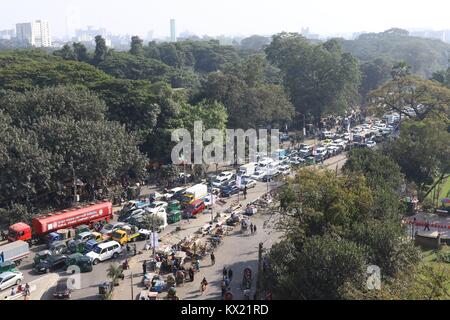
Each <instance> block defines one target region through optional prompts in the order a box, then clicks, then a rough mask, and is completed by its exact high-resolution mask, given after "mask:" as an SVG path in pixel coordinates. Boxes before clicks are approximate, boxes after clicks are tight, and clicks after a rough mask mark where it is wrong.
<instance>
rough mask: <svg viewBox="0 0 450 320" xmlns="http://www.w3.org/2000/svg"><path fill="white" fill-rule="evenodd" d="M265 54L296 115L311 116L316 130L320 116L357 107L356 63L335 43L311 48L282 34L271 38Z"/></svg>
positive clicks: (292, 36)
mask: <svg viewBox="0 0 450 320" xmlns="http://www.w3.org/2000/svg"><path fill="white" fill-rule="evenodd" d="M266 53H267V57H268V59H269V61H270V62H272V63H273V64H275V65H276V66H277V67H279V68H280V69H281V70H282V72H283V75H284V84H285V86H286V89H287V91H288V92H289V95H290V97H291V101H292V103H293V105H294V106H295V109H296V111H297V112H298V113H302V114H305V115H306V114H309V113H310V114H312V115H313V116H314V119H315V123H316V124H317V125H318V126H320V123H321V117H322V115H323V114H325V113H328V112H340V111H343V110H345V109H347V108H349V107H351V106H352V104H354V103H356V101H357V98H358V95H357V88H358V87H359V83H360V71H359V67H358V63H357V61H356V60H355V59H354V58H353V57H352V56H351V55H350V54H347V53H342V50H341V48H340V45H339V43H338V42H337V41H336V40H330V41H327V42H325V43H323V44H320V45H313V44H311V43H310V42H309V41H308V40H306V39H305V38H303V37H302V36H300V35H299V34H295V33H281V34H277V35H275V36H274V37H273V39H272V43H271V44H270V45H269V46H268V47H267V48H266Z"/></svg>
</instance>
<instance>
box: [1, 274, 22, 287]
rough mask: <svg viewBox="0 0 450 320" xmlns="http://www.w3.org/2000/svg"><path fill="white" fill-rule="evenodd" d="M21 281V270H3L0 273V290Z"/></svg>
mask: <svg viewBox="0 0 450 320" xmlns="http://www.w3.org/2000/svg"><path fill="white" fill-rule="evenodd" d="M22 281H23V273H22V272H3V273H2V274H0V291H2V290H5V289H8V288H9V287H12V286H17V285H19V284H20V283H21V282H22Z"/></svg>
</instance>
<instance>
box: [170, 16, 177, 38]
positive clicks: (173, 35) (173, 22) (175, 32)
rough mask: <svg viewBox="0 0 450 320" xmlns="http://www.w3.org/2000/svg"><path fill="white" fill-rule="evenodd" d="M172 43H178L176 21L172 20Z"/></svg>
mask: <svg viewBox="0 0 450 320" xmlns="http://www.w3.org/2000/svg"><path fill="white" fill-rule="evenodd" d="M170 41H171V42H176V41H177V30H176V25H175V19H171V20H170Z"/></svg>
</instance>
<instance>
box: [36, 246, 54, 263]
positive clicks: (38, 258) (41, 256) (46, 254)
mask: <svg viewBox="0 0 450 320" xmlns="http://www.w3.org/2000/svg"><path fill="white" fill-rule="evenodd" d="M51 255H52V252H51V251H50V250H44V251H40V252H38V253H36V255H35V256H34V261H33V262H34V263H33V266H37V265H38V264H39V262H41V261H42V260H45V259H47V258H48V257H50V256H51Z"/></svg>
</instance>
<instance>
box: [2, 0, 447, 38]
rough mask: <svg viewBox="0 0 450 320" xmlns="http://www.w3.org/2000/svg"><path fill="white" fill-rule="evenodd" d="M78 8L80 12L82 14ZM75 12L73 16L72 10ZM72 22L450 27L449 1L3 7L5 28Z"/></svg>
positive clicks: (245, 28) (213, 31) (83, 0)
mask: <svg viewBox="0 0 450 320" xmlns="http://www.w3.org/2000/svg"><path fill="white" fill-rule="evenodd" d="M76 12H78V14H77V13H76ZM69 13H71V14H69ZM67 16H70V17H71V19H70V21H72V25H74V26H76V27H85V26H87V25H93V26H96V27H105V28H106V29H108V31H110V32H112V33H115V34H119V33H120V34H125V33H129V34H137V35H145V34H146V33H147V32H148V31H149V30H154V34H155V36H159V37H161V36H162V37H164V36H168V35H169V20H170V19H171V18H174V19H176V21H177V33H180V32H183V31H186V30H189V31H191V32H193V33H196V34H198V35H204V34H209V35H220V34H234V35H236V34H241V35H251V34H273V33H277V32H280V31H292V32H299V31H300V30H301V28H302V27H309V28H310V31H311V32H313V33H320V34H333V33H342V32H357V31H383V30H386V29H389V28H390V27H394V26H395V27H401V28H431V29H436V30H438V29H450V1H449V0H423V1H417V0H308V1H305V0H164V1H163V0H77V1H75V0H13V1H11V0H9V1H5V0H4V1H2V4H1V5H0V29H7V28H12V27H13V26H15V24H16V23H17V22H28V21H31V20H36V19H43V20H48V21H49V22H50V27H51V31H52V35H53V36H64V35H65V34H66V31H67V28H66V17H67Z"/></svg>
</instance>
